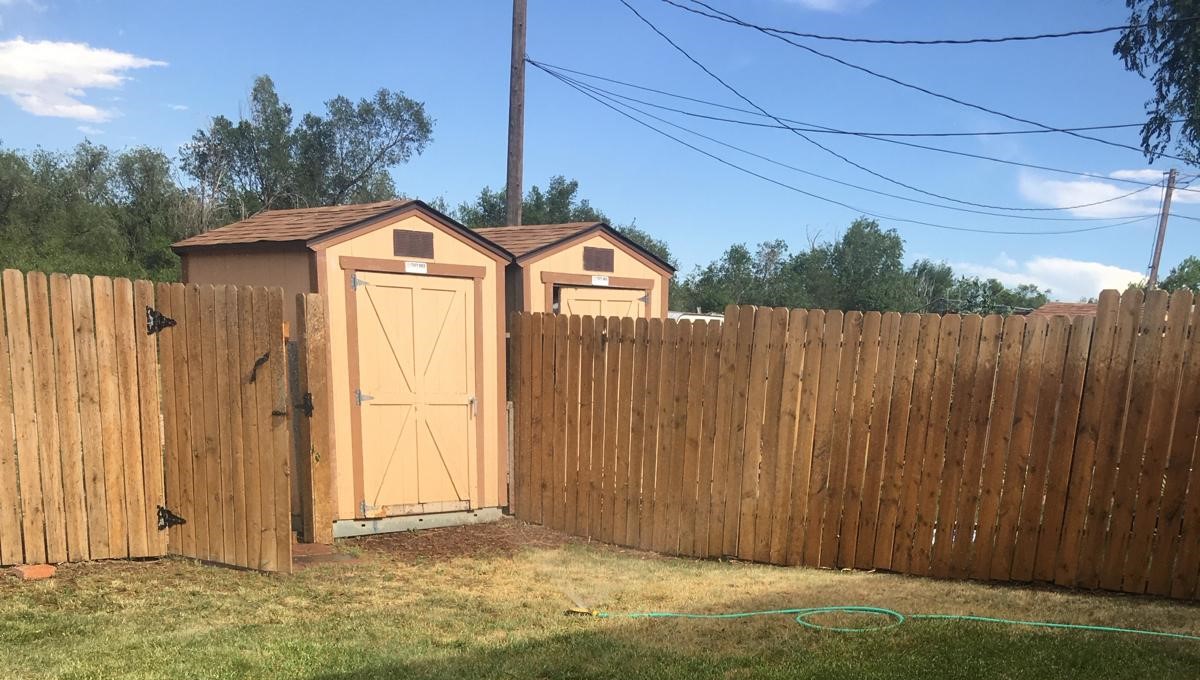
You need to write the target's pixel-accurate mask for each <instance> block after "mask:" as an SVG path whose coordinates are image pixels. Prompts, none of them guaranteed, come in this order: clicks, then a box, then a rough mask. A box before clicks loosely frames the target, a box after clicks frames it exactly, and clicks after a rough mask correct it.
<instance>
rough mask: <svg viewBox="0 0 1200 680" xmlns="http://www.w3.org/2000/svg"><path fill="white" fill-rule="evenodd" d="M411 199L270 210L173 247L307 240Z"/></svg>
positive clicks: (403, 205)
mask: <svg viewBox="0 0 1200 680" xmlns="http://www.w3.org/2000/svg"><path fill="white" fill-rule="evenodd" d="M412 203H416V201H412V200H407V199H402V200H394V201H380V202H378V203H361V204H358V205H334V206H328V207H321V208H296V209H291V210H267V211H264V212H261V213H259V214H257V215H255V216H253V217H249V218H247V219H244V220H242V221H240V222H234V223H233V224H227V225H225V226H223V227H220V228H218V229H213V230H212V231H206V232H204V233H202V234H196V235H195V236H192V237H190V238H186V239H184V240H182V241H179V242H178V243H176V244H174V245H173V246H172V247H173V248H175V249H176V250H186V249H189V248H197V247H202V246H216V245H234V244H247V243H288V242H294V241H300V242H304V241H309V240H311V239H314V238H317V237H318V236H324V235H325V234H328V233H330V232H332V231H337V230H338V229H342V228H344V227H349V226H353V225H355V224H358V223H360V222H365V221H367V220H370V219H372V218H375V217H379V216H380V215H383V214H385V213H388V212H391V211H394V210H396V209H398V208H403V207H406V206H408V205H409V204H412Z"/></svg>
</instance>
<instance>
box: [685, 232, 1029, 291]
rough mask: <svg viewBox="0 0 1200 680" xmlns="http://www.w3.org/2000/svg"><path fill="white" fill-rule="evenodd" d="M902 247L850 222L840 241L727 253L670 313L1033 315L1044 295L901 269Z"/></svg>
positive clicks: (690, 284) (736, 248)
mask: <svg viewBox="0 0 1200 680" xmlns="http://www.w3.org/2000/svg"><path fill="white" fill-rule="evenodd" d="M903 259H904V240H903V239H902V238H901V237H900V235H899V234H898V233H896V231H895V230H891V229H888V230H885V229H883V228H881V227H880V226H879V224H878V222H876V221H875V220H870V219H866V218H860V219H858V220H855V221H854V222H853V223H852V224H851V225H850V227H849V228H848V229H847V230H846V232H845V233H844V234H842V236H841V237H840V238H839V239H837V240H835V241H830V242H824V243H814V244H812V245H811V246H810V247H809V249H807V250H804V251H801V252H797V253H791V252H789V250H788V246H787V244H786V243H785V242H783V241H779V240H776V241H767V242H765V243H761V244H759V245H758V246H757V248H756V249H755V250H754V251H751V250H750V249H749V248H747V247H746V246H745V245H742V244H736V245H733V246H731V247H730V248H729V249H728V250H726V251H725V253H724V254H723V255H722V256H721V257H720V258H719V259H717V260H714V261H713V262H710V263H709V264H707V265H705V266H702V267H697V268H696V269H695V270H694V271H693V272H692V273H691V274H690V275H688V276H687V277H686V278H685V279H684V280H683V281H681V282H679V284H678V287H677V289H676V290H675V291H674V292H673V293H672V302H671V306H672V307H673V308H675V309H687V310H693V309H699V310H703V311H720V310H722V309H723V308H724V307H725V306H726V305H729V304H754V305H764V306H772V307H809V308H821V309H844V310H851V309H857V310H880V311H901V312H913V311H937V312H968V313H1010V312H1014V311H1024V310H1028V309H1032V308H1036V307H1039V306H1041V305H1043V304H1045V303H1046V301H1047V300H1048V299H1049V298H1048V296H1049V291H1043V290H1041V289H1039V288H1038V287H1036V286H1032V285H1028V284H1026V285H1021V286H1017V287H1015V288H1009V287H1006V286H1005V285H1004V284H1002V283H1001V282H999V281H997V280H995V279H986V280H985V279H979V278H976V277H968V276H958V277H956V276H955V275H954V271H953V270H952V269H951V267H950V266H949V265H947V264H945V263H939V262H932V261H930V260H919V261H917V262H915V263H914V264H913V265H912V266H910V267H908V268H907V269H906V268H905V267H904V264H903Z"/></svg>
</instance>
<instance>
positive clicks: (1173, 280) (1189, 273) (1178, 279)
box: [1159, 255, 1200, 293]
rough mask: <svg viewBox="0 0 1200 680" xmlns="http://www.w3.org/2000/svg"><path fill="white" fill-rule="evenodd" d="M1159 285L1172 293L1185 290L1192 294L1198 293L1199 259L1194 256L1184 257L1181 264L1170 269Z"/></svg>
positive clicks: (1199, 282)
mask: <svg viewBox="0 0 1200 680" xmlns="http://www.w3.org/2000/svg"><path fill="white" fill-rule="evenodd" d="M1159 285H1160V286H1161V287H1162V289H1163V290H1168V291H1172V292H1174V291H1176V290H1180V289H1183V288H1186V289H1187V290H1190V291H1192V292H1193V293H1200V258H1197V257H1196V256H1194V255H1189V256H1187V257H1185V258H1184V259H1183V262H1180V263H1179V264H1177V265H1175V266H1174V267H1172V268H1171V273H1169V274H1167V275H1166V277H1165V278H1163V280H1162V281H1161V282H1159Z"/></svg>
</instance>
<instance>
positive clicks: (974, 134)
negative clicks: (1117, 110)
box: [525, 57, 1184, 174]
mask: <svg viewBox="0 0 1200 680" xmlns="http://www.w3.org/2000/svg"><path fill="white" fill-rule="evenodd" d="M525 61H527V62H529V63H534V62H535V61H536V63H538V64H540V65H542V66H546V67H549V68H552V69H555V70H557V71H562V72H564V73H571V74H574V75H577V76H583V77H585V78H594V79H596V80H603V81H606V82H609V83H613V84H615V85H622V86H624V87H631V88H634V89H637V90H643V91H646V92H653V93H655V94H661V95H663V96H666V97H674V98H676V99H683V100H687V101H691V102H695V103H697V104H704V105H706V106H714V107H717V108H721V109H727V110H729V111H737V112H739V113H745V114H749V115H752V116H762V115H763V114H761V113H759V112H757V111H752V110H750V109H743V108H741V107H737V106H730V105H728V104H721V103H719V102H714V101H710V100H708V99H699V98H697V97H689V96H687V95H682V94H678V93H676V92H669V91H667V90H659V89H656V88H653V87H647V86H645V85H638V84H636V83H630V82H627V81H624V80H617V79H616V78H609V77H607V76H601V75H597V74H595V73H588V72H587V71H579V70H577V69H572V68H567V67H566V66H560V65H558V64H551V63H548V62H545V61H540V60H534V59H530V58H529V57H526V58H525ZM763 117H767V116H763ZM782 119H783V120H784V121H786V122H788V123H794V124H796V125H810V126H814V127H811V128H799V129H800V130H801V131H802V132H817V133H828V134H835V135H856V136H862V137H990V136H1002V135H1046V134H1051V133H1054V132H1057V130H1043V129H1041V128H1038V129H1034V130H1028V129H1026V130H984V131H982V132H862V131H851V130H838V129H836V128H831V127H826V126H822V125H818V124H817V123H805V122H803V121H799V120H796V119H794V118H782ZM1171 122H1172V123H1182V122H1184V121H1183V120H1172V121H1171ZM1143 125H1145V124H1144V123H1116V124H1110V125H1085V126H1080V127H1064V128H1062V130H1066V131H1071V132H1086V131H1091V130H1119V129H1124V128H1135V127H1136V128H1140V127H1142V126H1143ZM769 127H775V126H769ZM1072 174H1082V173H1072Z"/></svg>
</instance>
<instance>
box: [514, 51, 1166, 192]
mask: <svg viewBox="0 0 1200 680" xmlns="http://www.w3.org/2000/svg"><path fill="white" fill-rule="evenodd" d="M526 61H527V62H528V63H530V64H532V65H534V66H538V67H541V68H543V69H546V68H548V69H552V70H555V71H559V72H565V73H571V74H575V75H580V76H583V77H585V78H594V79H597V80H603V81H607V82H612V83H616V84H618V85H622V86H625V87H631V88H634V89H638V90H644V91H650V92H654V93H657V94H661V95H664V96H668V97H674V98H677V99H684V100H689V101H693V102H697V103H701V104H706V105H708V106H715V107H720V108H724V109H730V110H733V111H738V112H741V113H746V114H749V115H754V116H762V117H767V118H769V117H770V116H763V114H761V113H758V112H756V111H751V110H749V109H742V108H738V107H736V106H726V105H724V104H718V103H716V102H711V101H707V100H703V99H696V98H694V97H688V96H686V95H681V94H676V93H673V92H668V91H665V90H657V89H655V88H651V87H645V86H642V85H637V84H634V83H628V82H624V81H620V80H616V79H613V78H607V77H604V76H598V75H595V74H591V73H586V72H584V71H577V70H574V69H569V68H565V67H562V66H555V65H553V64H548V63H546V62H542V61H537V60H534V59H529V58H526ZM576 82H580V81H576ZM587 87H589V88H592V89H594V90H598V91H599V92H603V93H605V94H607V95H610V96H613V97H617V98H619V99H624V100H627V101H633V102H637V103H639V104H644V105H646V106H651V107H654V108H657V109H660V110H665V111H671V112H674V113H679V114H682V115H686V116H690V117H694V118H701V119H705V120H713V121H718V122H728V123H737V124H742V125H749V126H754V127H766V128H770V129H780V130H788V129H790V130H793V131H795V130H800V131H802V132H815V133H830V134H843V135H852V136H856V137H863V138H866V139H873V140H876V141H880V142H887V143H889V144H898V145H900V146H907V147H911V148H915V149H923V150H926V151H934V152H938V153H945V154H950V155H953V156H962V157H966V158H972V159H977V160H985V161H991V162H993V163H1001V164H1004V165H1012V166H1016V167H1022V168H1030V169H1033V170H1044V171H1046V172H1054V173H1059V174H1064V175H1073V176H1077V177H1087V178H1091V179H1097V180H1102V181H1107V182H1120V183H1125V184H1134V185H1138V186H1141V187H1142V188H1141V189H1138V190H1136V191H1131V192H1129V193H1126V194H1121V195H1119V196H1114V197H1112V198H1107V199H1104V200H1101V201H1096V202H1094V203H1081V204H1079V205H1072V206H1058V207H1052V208H1015V207H1004V208H1001V209H1003V210H1022V211H1047V210H1074V209H1076V208H1086V207H1090V206H1094V205H1100V204H1103V203H1110V202H1112V201H1118V200H1121V199H1122V198H1126V197H1128V196H1133V195H1134V194H1138V193H1141V192H1143V191H1146V190H1147V189H1150V188H1154V187H1161V186H1162V182H1161V181H1159V182H1146V181H1142V180H1136V179H1122V178H1116V177H1109V176H1106V175H1100V174H1096V173H1092V172H1083V171H1079V170H1066V169H1063V168H1056V167H1051V166H1047V165H1038V164H1036V163H1023V162H1021V161H1013V160H1008V159H1005V158H996V157H993V156H985V155H981V154H976V153H970V152H967V151H958V150H956V149H946V148H943V147H938V146H928V145H925V144H916V143H914V142H906V141H903V140H899V139H888V138H887V137H886V136H885V135H881V134H874V133H867V132H849V131H845V130H838V129H837V128H830V127H826V126H819V125H818V124H816V123H804V122H802V121H796V120H793V119H790V118H780V120H783V121H786V122H787V123H798V124H800V125H809V126H816V127H809V128H795V127H792V126H790V125H787V124H783V125H780V124H774V125H772V124H770V123H756V122H753V121H745V120H739V119H736V118H726V117H721V116H710V115H706V114H701V113H696V112H693V111H687V110H686V109H680V108H676V107H671V106H664V105H662V104H656V103H653V102H649V101H646V100H643V99H638V98H636V97H630V96H628V95H623V94H620V93H618V92H613V91H612V90H608V89H605V88H601V87H598V86H596V85H590V84H589V85H587ZM1077 129H1082V128H1077ZM1035 132H1048V131H1047V130H1037V131H1035ZM996 134H1004V133H996Z"/></svg>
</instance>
